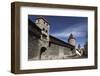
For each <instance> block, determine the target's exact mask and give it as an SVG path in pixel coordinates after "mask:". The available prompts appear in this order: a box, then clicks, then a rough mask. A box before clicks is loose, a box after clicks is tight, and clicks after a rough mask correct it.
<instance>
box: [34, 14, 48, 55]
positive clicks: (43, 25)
mask: <svg viewBox="0 0 100 76" xmlns="http://www.w3.org/2000/svg"><path fill="white" fill-rule="evenodd" d="M35 24H36V26H37V27H39V28H40V29H41V36H40V40H39V43H40V44H39V46H40V55H42V54H43V53H45V52H46V51H47V50H48V46H49V23H48V22H47V20H46V19H45V18H44V17H42V16H39V17H38V18H37V19H36V20H35Z"/></svg>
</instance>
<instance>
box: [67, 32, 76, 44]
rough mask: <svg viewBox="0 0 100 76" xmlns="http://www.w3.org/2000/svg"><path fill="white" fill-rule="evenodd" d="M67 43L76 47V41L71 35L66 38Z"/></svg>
mask: <svg viewBox="0 0 100 76" xmlns="http://www.w3.org/2000/svg"><path fill="white" fill-rule="evenodd" d="M68 43H69V44H71V45H73V46H75V45H76V39H75V37H74V36H73V34H70V36H69V38H68Z"/></svg>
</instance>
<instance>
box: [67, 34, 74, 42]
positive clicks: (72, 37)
mask: <svg viewBox="0 0 100 76" xmlns="http://www.w3.org/2000/svg"><path fill="white" fill-rule="evenodd" d="M70 39H75V37H74V36H73V34H72V33H71V34H70V36H69V38H68V41H69V40H70Z"/></svg>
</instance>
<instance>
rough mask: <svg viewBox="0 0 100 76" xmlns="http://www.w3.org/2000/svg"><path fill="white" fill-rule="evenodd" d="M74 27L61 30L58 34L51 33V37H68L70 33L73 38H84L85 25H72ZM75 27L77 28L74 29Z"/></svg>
mask: <svg viewBox="0 0 100 76" xmlns="http://www.w3.org/2000/svg"><path fill="white" fill-rule="evenodd" d="M72 26H74V27H69V28H64V29H63V30H60V31H58V32H54V33H51V35H53V36H55V37H58V38H59V37H60V38H64V37H69V35H70V34H71V33H72V34H73V35H74V36H75V37H84V36H86V29H87V27H86V25H85V24H75V25H72ZM76 26H77V27H76Z"/></svg>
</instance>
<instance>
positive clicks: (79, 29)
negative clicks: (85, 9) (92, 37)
mask: <svg viewBox="0 0 100 76" xmlns="http://www.w3.org/2000/svg"><path fill="white" fill-rule="evenodd" d="M37 17H38V16H36V15H29V18H30V19H31V20H32V21H35V19H36V18H37ZM43 17H44V18H46V20H47V21H48V22H49V24H50V35H53V36H54V37H57V38H59V39H61V40H63V41H65V42H68V41H67V40H68V37H69V35H70V34H71V33H72V34H73V35H74V37H75V38H76V46H77V45H78V44H80V45H81V47H83V45H84V43H85V42H87V39H88V36H87V35H88V34H87V33H88V18H87V17H73V16H43Z"/></svg>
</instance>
